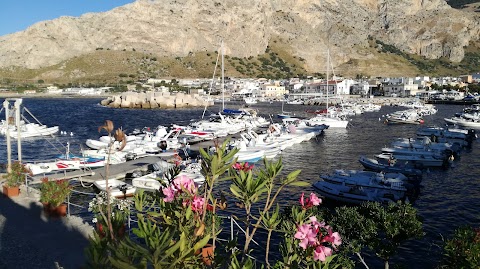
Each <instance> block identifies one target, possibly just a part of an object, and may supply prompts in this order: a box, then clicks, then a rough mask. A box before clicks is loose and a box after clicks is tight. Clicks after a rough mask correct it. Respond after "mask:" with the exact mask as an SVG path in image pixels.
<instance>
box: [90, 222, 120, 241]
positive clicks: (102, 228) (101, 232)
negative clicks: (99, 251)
mask: <svg viewBox="0 0 480 269" xmlns="http://www.w3.org/2000/svg"><path fill="white" fill-rule="evenodd" d="M96 226H97V234H98V236H100V238H104V237H105V236H106V235H107V231H108V227H107V225H104V224H102V223H98V222H97V224H96ZM126 230H127V226H126V225H125V224H123V225H122V226H121V227H119V228H117V229H116V233H115V236H116V237H117V238H123V237H124V236H125V231H126Z"/></svg>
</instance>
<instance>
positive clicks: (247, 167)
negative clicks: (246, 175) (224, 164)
mask: <svg viewBox="0 0 480 269" xmlns="http://www.w3.org/2000/svg"><path fill="white" fill-rule="evenodd" d="M254 167H255V166H254V165H253V164H252V165H248V163H234V164H233V165H232V168H233V169H235V170H237V171H243V172H248V171H250V170H252V169H253V168H254Z"/></svg>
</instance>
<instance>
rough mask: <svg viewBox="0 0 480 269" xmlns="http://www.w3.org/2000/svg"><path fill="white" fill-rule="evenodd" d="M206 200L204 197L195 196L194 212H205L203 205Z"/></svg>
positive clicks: (193, 202)
mask: <svg viewBox="0 0 480 269" xmlns="http://www.w3.org/2000/svg"><path fill="white" fill-rule="evenodd" d="M204 203H205V199H204V198H203V197H199V196H195V197H193V201H192V210H193V211H195V212H201V211H202V210H203V204H204Z"/></svg>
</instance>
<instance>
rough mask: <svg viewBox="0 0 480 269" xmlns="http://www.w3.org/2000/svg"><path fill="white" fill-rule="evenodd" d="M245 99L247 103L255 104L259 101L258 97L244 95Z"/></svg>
mask: <svg viewBox="0 0 480 269" xmlns="http://www.w3.org/2000/svg"><path fill="white" fill-rule="evenodd" d="M243 101H245V103H246V104H247V105H253V104H256V103H258V101H257V98H256V97H244V98H243Z"/></svg>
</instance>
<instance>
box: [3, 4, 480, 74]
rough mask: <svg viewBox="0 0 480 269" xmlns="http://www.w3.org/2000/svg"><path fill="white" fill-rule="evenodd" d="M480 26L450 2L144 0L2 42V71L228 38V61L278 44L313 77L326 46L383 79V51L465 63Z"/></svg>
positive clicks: (345, 64)
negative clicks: (103, 52) (102, 53)
mask: <svg viewBox="0 0 480 269" xmlns="http://www.w3.org/2000/svg"><path fill="white" fill-rule="evenodd" d="M479 23H480V18H479V15H478V14H476V13H474V12H465V11H462V10H458V9H453V8H451V7H450V6H449V5H448V4H447V2H446V1H445V0H323V1H320V0H242V1H237V0H223V1H217V0H213V1H210V0H207V1H201V0H162V1H160V0H137V1H136V2H134V3H131V4H127V5H125V6H122V7H118V8H115V9H113V10H111V11H108V12H104V13H88V14H85V15H83V16H81V17H60V18H58V19H55V20H50V21H43V22H39V23H36V24H34V25H32V26H31V27H29V28H28V29H26V30H25V31H22V32H17V33H14V34H10V35H6V36H2V37H0V68H3V69H4V70H14V69H18V68H23V69H38V68H46V67H52V66H54V68H49V70H48V73H49V74H50V76H53V77H55V74H57V75H58V76H62V75H64V74H63V73H62V72H61V69H62V67H61V66H62V63H64V64H65V62H68V61H69V60H71V59H74V58H76V57H82V56H84V55H88V54H92V53H95V52H96V51H98V50H99V48H101V49H102V50H109V51H110V53H115V52H118V53H122V52H125V51H136V52H141V53H146V54H150V55H155V56H159V57H161V56H168V57H185V56H188V55H191V54H193V53H199V52H214V51H217V50H218V47H219V44H220V42H221V40H223V41H224V46H225V52H226V55H229V56H230V57H238V58H248V57H255V56H257V55H260V54H263V53H265V51H266V50H267V46H269V45H272V43H273V42H275V43H276V46H281V47H282V48H283V50H284V51H286V52H288V53H289V54H290V55H292V56H293V57H295V58H297V59H302V65H303V66H302V67H303V68H304V69H305V70H307V71H308V72H324V70H325V68H326V67H325V63H326V52H327V50H328V51H329V52H330V55H331V57H332V62H333V63H334V65H335V68H337V67H338V68H339V69H340V70H342V72H343V73H346V74H348V73H351V74H355V73H357V74H358V73H363V74H369V75H377V76H381V75H390V74H392V73H395V72H394V70H390V69H395V64H396V63H395V62H394V60H393V61H392V58H388V57H387V58H385V57H384V56H382V53H380V52H382V51H383V52H385V46H387V47H388V48H395V50H396V51H397V52H398V51H399V52H401V53H406V54H409V55H418V56H420V57H421V58H426V59H448V60H449V61H450V62H452V63H456V62H460V61H462V59H464V57H465V53H466V49H468V48H469V47H471V46H472V44H473V45H475V44H478V41H479V38H480V25H479ZM405 64H409V63H405ZM410 64H411V62H410ZM374 67H376V68H374ZM80 69H81V68H80ZM77 72H80V73H82V70H77ZM411 72H414V73H415V72H417V73H418V72H419V71H418V69H415V68H412V69H411ZM172 75H174V74H172ZM38 76H41V75H38Z"/></svg>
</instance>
